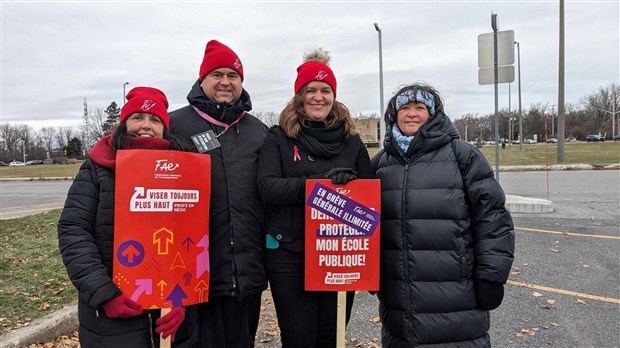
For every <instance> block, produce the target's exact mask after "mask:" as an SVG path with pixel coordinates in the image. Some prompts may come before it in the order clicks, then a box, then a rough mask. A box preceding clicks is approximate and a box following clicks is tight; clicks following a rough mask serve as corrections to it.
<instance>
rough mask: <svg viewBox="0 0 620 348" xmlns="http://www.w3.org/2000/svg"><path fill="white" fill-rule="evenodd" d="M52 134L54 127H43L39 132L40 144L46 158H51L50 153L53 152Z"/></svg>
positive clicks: (54, 132)
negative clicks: (45, 152)
mask: <svg viewBox="0 0 620 348" xmlns="http://www.w3.org/2000/svg"><path fill="white" fill-rule="evenodd" d="M54 134H56V128H54V127H43V128H41V130H40V131H39V135H40V137H41V142H42V145H43V147H44V148H45V151H47V155H48V156H50V157H51V156H52V151H53V150H54Z"/></svg>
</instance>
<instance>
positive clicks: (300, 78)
mask: <svg viewBox="0 0 620 348" xmlns="http://www.w3.org/2000/svg"><path fill="white" fill-rule="evenodd" d="M329 61H330V57H329V52H328V51H325V50H323V49H322V48H320V47H319V48H317V49H316V50H314V51H312V52H310V53H309V54H306V55H304V63H303V64H301V65H300V66H299V67H298V68H297V79H295V94H297V93H298V92H299V91H300V90H301V89H302V88H303V87H304V86H305V85H307V84H308V83H310V82H312V81H321V82H325V83H327V84H328V85H329V86H330V87H331V88H332V91H334V98H335V97H336V86H337V83H336V76H334V72H333V71H332V69H331V68H330V67H329Z"/></svg>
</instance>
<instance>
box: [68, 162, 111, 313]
mask: <svg viewBox="0 0 620 348" xmlns="http://www.w3.org/2000/svg"><path fill="white" fill-rule="evenodd" d="M94 166H95V165H94V164H93V163H92V162H91V161H90V160H87V161H85V162H84V164H83V165H82V167H81V168H80V170H79V172H78V174H77V176H76V177H75V180H74V181H73V184H72V185H71V187H70V188H69V193H68V195H67V200H66V201H65V206H64V209H63V211H62V214H61V215H60V220H59V222H58V246H59V248H60V253H61V255H62V260H63V262H64V264H65V267H66V268H67V273H68V275H69V279H70V280H71V282H72V283H73V285H74V286H75V287H76V289H77V290H78V292H79V296H80V299H81V300H82V301H85V302H86V303H88V304H89V305H91V306H92V307H94V308H99V307H100V306H101V305H102V304H103V303H105V302H106V301H108V300H110V299H112V298H114V297H116V296H118V295H120V294H121V291H120V289H119V288H118V287H117V286H116V285H115V284H114V283H113V282H112V279H111V278H110V276H109V275H108V274H109V273H108V268H107V267H106V266H105V265H104V263H103V261H102V259H101V257H100V254H99V249H98V248H97V244H96V239H95V231H94V229H95V224H96V218H97V208H98V205H99V193H100V191H99V190H100V187H99V185H98V183H97V177H96V170H95V167H94Z"/></svg>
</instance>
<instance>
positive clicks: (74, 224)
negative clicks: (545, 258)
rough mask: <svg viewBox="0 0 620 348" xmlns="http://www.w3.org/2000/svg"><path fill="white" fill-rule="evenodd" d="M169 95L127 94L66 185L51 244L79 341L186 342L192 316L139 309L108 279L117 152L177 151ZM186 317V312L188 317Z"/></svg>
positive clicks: (151, 91)
mask: <svg viewBox="0 0 620 348" xmlns="http://www.w3.org/2000/svg"><path fill="white" fill-rule="evenodd" d="M167 108H168V100H167V99H166V96H165V95H164V93H162V92H161V91H160V90H158V89H156V88H150V87H136V88H134V89H132V90H131V91H130V92H129V93H128V94H127V103H126V104H125V105H124V106H123V108H122V109H121V115H120V124H119V125H118V126H117V127H116V128H115V129H114V130H113V131H112V134H110V135H107V136H105V137H103V138H102V139H101V140H99V142H97V144H95V146H94V147H93V148H92V150H91V151H90V153H89V155H90V158H89V159H87V160H86V161H85V162H84V164H82V167H81V168H80V170H79V172H78V174H77V176H76V177H75V180H74V181H73V184H72V185H71V187H70V188H69V193H68V196H67V200H66V202H65V207H64V209H63V211H62V214H61V215H60V220H59V222H58V244H59V247H60V252H61V254H62V259H63V262H64V264H65V266H66V267H67V273H68V274H69V278H70V279H71V282H72V283H73V285H74V286H75V287H76V289H77V290H78V293H79V299H78V320H79V324H80V327H79V337H80V344H81V345H82V347H113V348H118V347H153V346H159V333H162V336H163V337H164V338H166V337H168V336H171V341H172V342H173V346H174V347H191V346H192V344H193V341H194V340H195V329H194V326H195V317H194V314H193V312H192V313H187V316H186V309H185V307H175V308H173V309H172V311H171V312H170V313H168V314H167V315H165V316H163V317H161V318H158V317H159V310H156V311H151V310H147V311H143V310H141V309H140V304H138V303H136V302H134V301H132V300H131V299H130V298H128V297H127V296H125V295H123V294H122V292H121V290H120V289H119V288H118V287H117V286H116V285H115V284H114V282H113V281H112V260H113V247H114V182H115V168H116V153H117V151H118V150H124V149H151V150H182V148H181V146H180V145H179V143H178V142H177V140H176V139H175V138H174V137H172V136H171V135H170V133H169V132H168V124H169V118H168V112H167V111H166V110H167ZM190 317H191V318H190Z"/></svg>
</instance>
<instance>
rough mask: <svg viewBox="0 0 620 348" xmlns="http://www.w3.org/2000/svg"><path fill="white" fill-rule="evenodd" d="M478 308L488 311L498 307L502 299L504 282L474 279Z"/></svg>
mask: <svg viewBox="0 0 620 348" xmlns="http://www.w3.org/2000/svg"><path fill="white" fill-rule="evenodd" d="M475 286H476V299H477V300H478V308H480V309H484V310H487V311H490V310H492V309H495V308H497V307H499V305H500V304H501V303H502V299H504V284H502V283H496V282H490V281H487V280H482V279H476V280H475Z"/></svg>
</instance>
